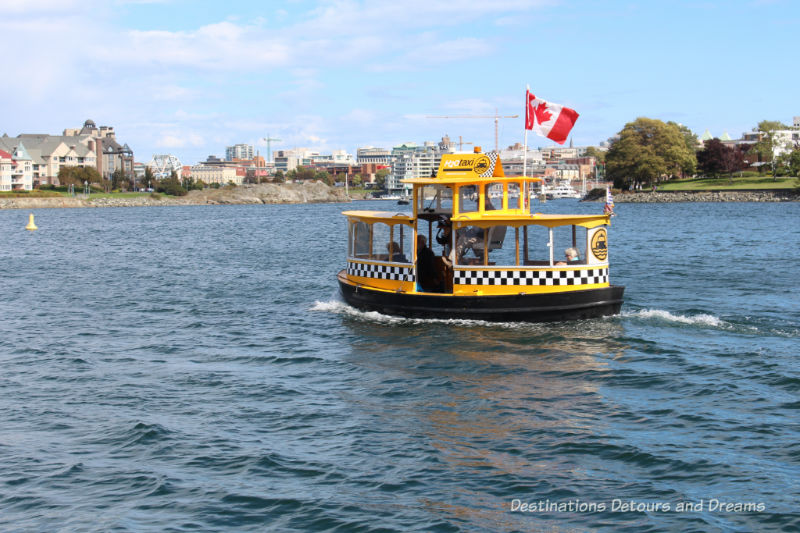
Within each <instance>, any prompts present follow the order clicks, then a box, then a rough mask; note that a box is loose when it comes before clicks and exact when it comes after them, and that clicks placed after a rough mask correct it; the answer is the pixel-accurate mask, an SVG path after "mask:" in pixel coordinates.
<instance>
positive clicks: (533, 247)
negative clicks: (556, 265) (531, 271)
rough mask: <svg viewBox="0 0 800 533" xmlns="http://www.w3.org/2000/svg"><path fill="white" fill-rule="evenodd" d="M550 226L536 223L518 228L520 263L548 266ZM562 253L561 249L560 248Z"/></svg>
mask: <svg viewBox="0 0 800 533" xmlns="http://www.w3.org/2000/svg"><path fill="white" fill-rule="evenodd" d="M549 243H550V228H546V227H544V226H537V225H528V226H522V227H521V228H520V229H519V249H520V263H521V264H523V265H533V266H550V247H549V246H548V244H549ZM562 254H563V250H562Z"/></svg>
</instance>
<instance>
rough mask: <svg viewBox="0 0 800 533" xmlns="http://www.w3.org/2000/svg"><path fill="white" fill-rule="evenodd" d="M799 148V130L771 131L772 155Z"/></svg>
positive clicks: (786, 152)
mask: <svg viewBox="0 0 800 533" xmlns="http://www.w3.org/2000/svg"><path fill="white" fill-rule="evenodd" d="M796 147H798V148H800V131H798V130H775V131H773V132H772V155H773V157H778V156H781V155H784V154H788V153H790V152H791V151H792V150H794V149H795V148H796Z"/></svg>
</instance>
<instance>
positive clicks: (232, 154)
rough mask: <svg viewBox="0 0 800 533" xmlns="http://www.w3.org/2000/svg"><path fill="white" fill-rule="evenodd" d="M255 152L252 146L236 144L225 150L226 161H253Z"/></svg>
mask: <svg viewBox="0 0 800 533" xmlns="http://www.w3.org/2000/svg"><path fill="white" fill-rule="evenodd" d="M254 154H255V150H254V149H253V145H252V144H234V145H233V146H228V147H226V148H225V160H226V161H233V160H235V159H253V155H254Z"/></svg>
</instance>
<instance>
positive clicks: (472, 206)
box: [458, 185, 478, 213]
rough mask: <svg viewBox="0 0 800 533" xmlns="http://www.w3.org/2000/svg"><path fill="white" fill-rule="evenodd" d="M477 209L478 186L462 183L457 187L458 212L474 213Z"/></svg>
mask: <svg viewBox="0 0 800 533" xmlns="http://www.w3.org/2000/svg"><path fill="white" fill-rule="evenodd" d="M477 210H478V187H477V186H475V185H464V186H462V187H459V188H458V212H459V213H474V212H476V211H477Z"/></svg>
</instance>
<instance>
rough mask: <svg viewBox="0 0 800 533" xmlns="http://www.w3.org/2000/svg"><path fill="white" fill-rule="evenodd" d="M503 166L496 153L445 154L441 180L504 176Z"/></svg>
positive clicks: (440, 173)
mask: <svg viewBox="0 0 800 533" xmlns="http://www.w3.org/2000/svg"><path fill="white" fill-rule="evenodd" d="M503 175H504V174H503V164H502V163H500V161H499V160H498V158H497V154H496V153H489V154H443V155H442V160H441V162H440V163H439V172H438V173H437V177H439V178H473V179H474V178H489V177H492V176H495V177H499V176H503Z"/></svg>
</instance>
